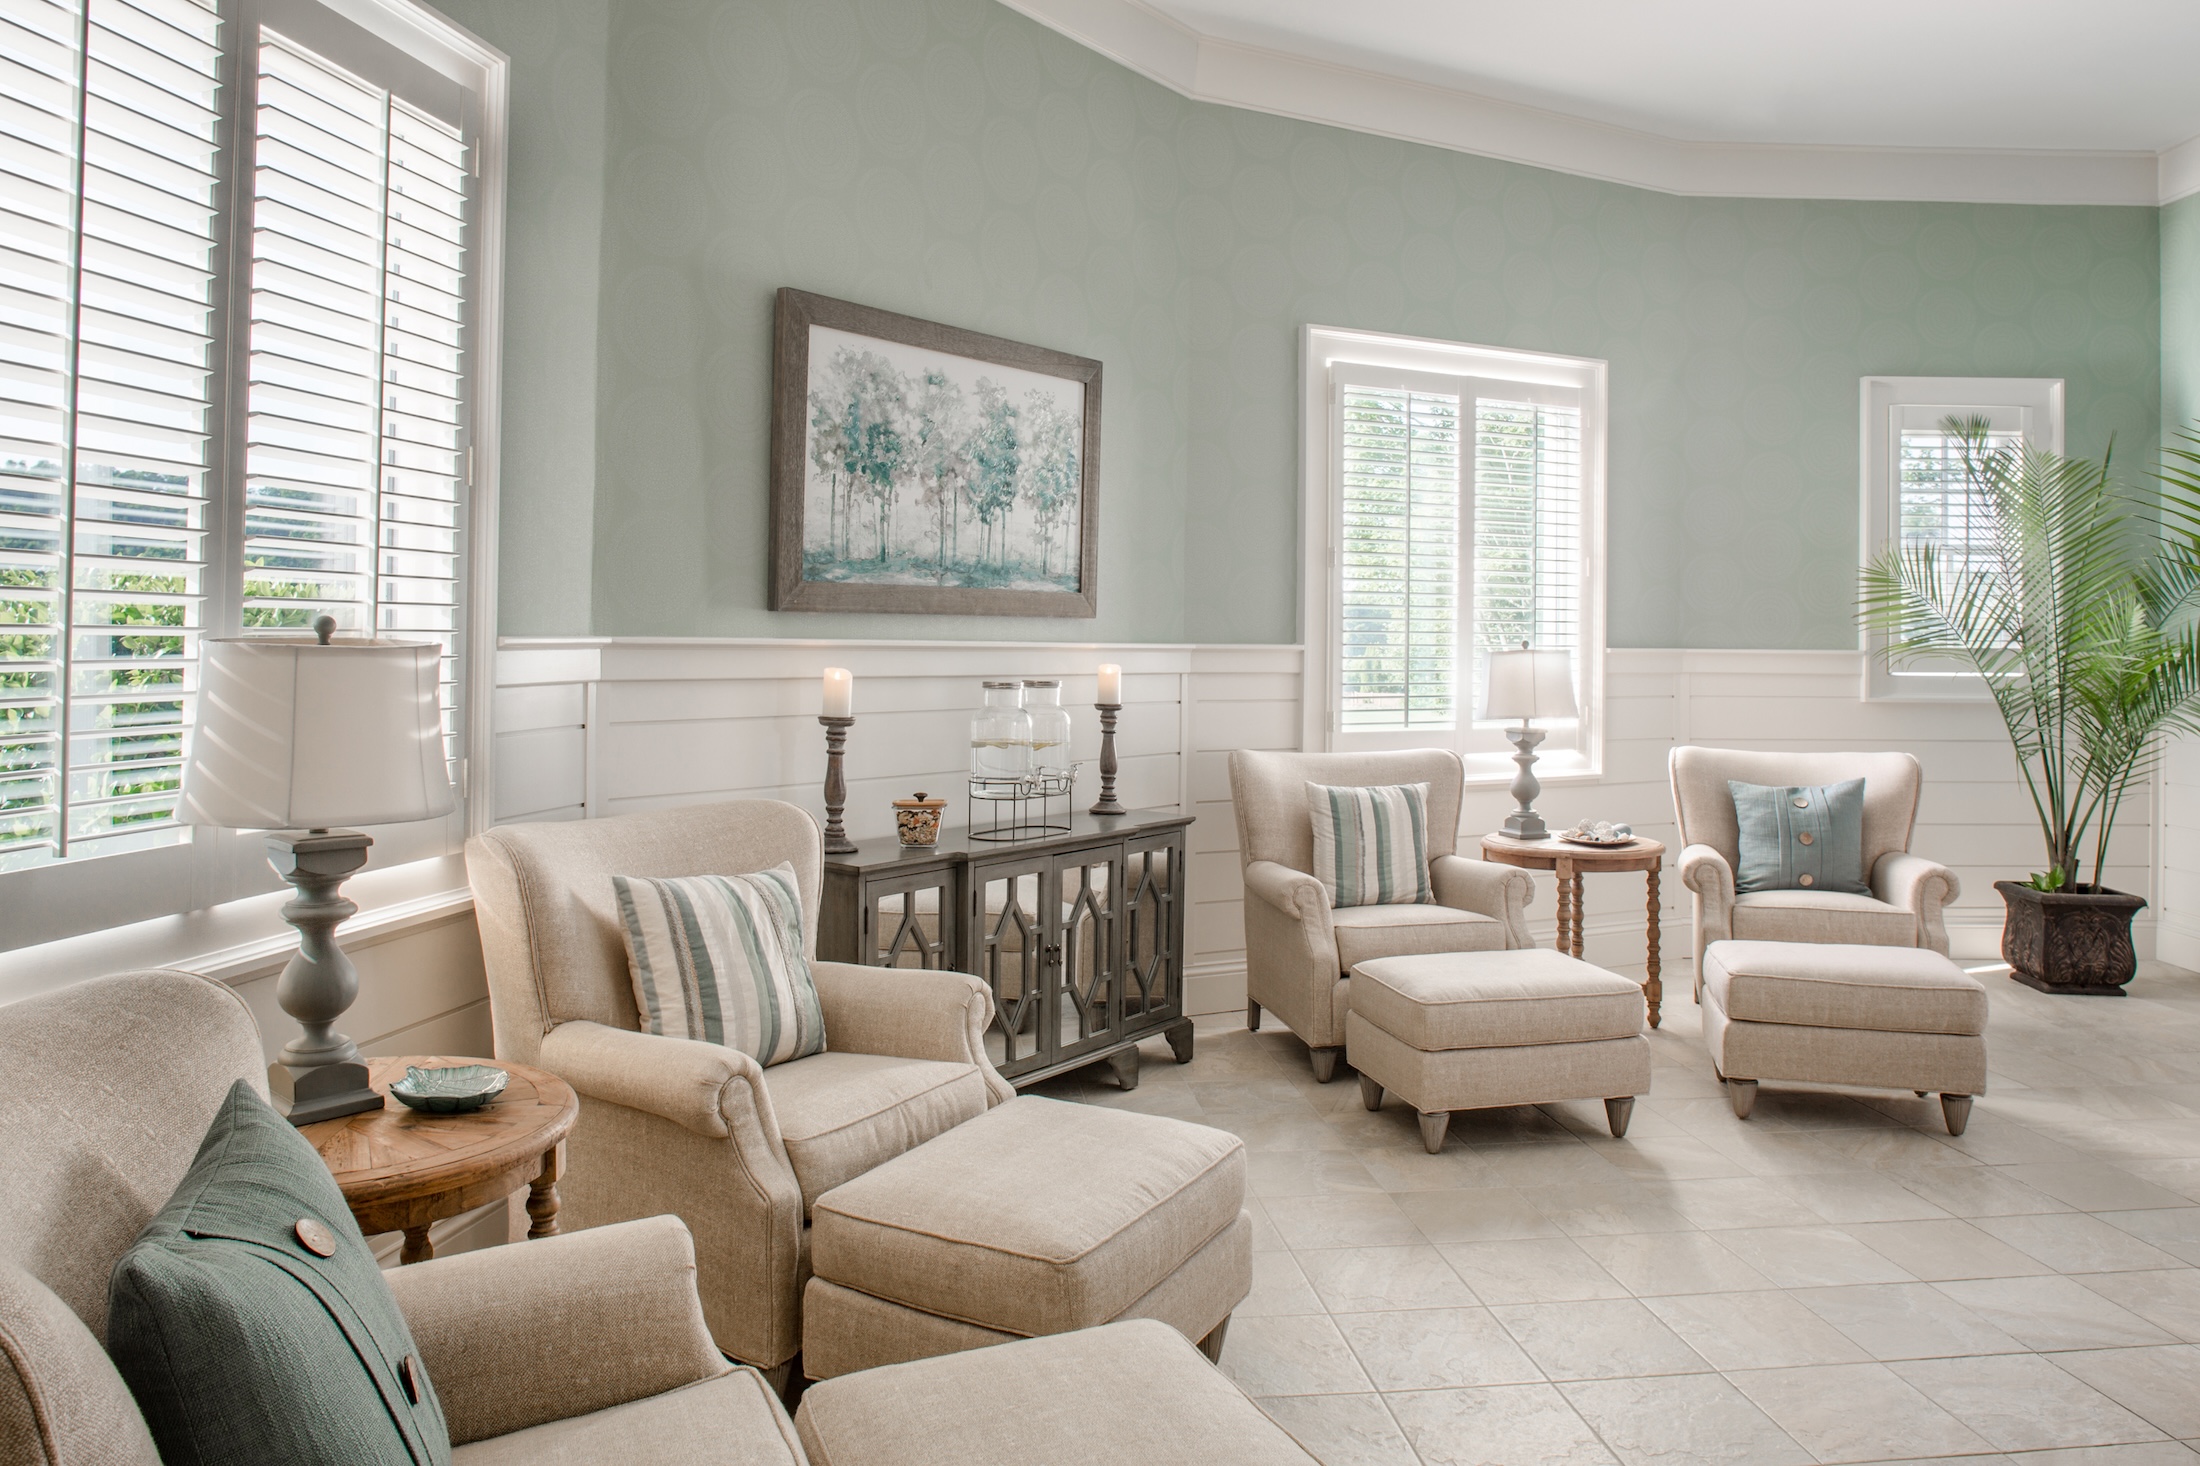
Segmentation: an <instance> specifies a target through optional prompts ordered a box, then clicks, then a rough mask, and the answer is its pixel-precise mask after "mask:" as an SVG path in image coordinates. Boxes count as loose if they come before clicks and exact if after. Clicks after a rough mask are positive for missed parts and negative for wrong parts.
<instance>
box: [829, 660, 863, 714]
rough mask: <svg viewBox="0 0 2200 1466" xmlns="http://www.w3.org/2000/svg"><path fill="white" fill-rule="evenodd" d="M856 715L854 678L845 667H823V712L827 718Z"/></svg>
mask: <svg viewBox="0 0 2200 1466" xmlns="http://www.w3.org/2000/svg"><path fill="white" fill-rule="evenodd" d="M855 715H856V679H855V678H854V677H852V676H850V675H849V673H848V669H847V668H846V667H827V668H826V669H825V712H824V716H826V717H828V718H852V717H854V716H855Z"/></svg>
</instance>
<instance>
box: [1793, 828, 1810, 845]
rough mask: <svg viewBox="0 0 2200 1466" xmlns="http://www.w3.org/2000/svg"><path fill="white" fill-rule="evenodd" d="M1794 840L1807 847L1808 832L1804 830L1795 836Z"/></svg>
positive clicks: (1808, 841)
mask: <svg viewBox="0 0 2200 1466" xmlns="http://www.w3.org/2000/svg"><path fill="white" fill-rule="evenodd" d="M1795 838H1796V839H1798V840H1800V841H1802V842H1803V843H1804V844H1805V845H1808V844H1809V843H1810V831H1808V830H1805V831H1803V833H1802V834H1800V835H1797V836H1796V837H1795Z"/></svg>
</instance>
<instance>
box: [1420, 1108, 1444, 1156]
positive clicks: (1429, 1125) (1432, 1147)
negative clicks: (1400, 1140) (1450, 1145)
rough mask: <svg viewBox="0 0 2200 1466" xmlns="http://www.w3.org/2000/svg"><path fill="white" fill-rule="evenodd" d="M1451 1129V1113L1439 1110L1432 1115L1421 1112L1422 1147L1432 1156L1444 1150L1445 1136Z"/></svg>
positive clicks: (1425, 1111) (1424, 1111)
mask: <svg viewBox="0 0 2200 1466" xmlns="http://www.w3.org/2000/svg"><path fill="white" fill-rule="evenodd" d="M1450 1129H1451V1111H1449V1110H1438V1111H1437V1112H1436V1113H1435V1114H1433V1115H1432V1114H1430V1113H1429V1112H1428V1111H1427V1110H1423V1111H1421V1145H1422V1146H1423V1148H1425V1149H1426V1150H1427V1151H1428V1153H1429V1154H1430V1155H1434V1154H1436V1153H1437V1152H1438V1151H1440V1150H1442V1149H1443V1148H1444V1136H1445V1134H1446V1132H1448V1131H1449V1130H1450Z"/></svg>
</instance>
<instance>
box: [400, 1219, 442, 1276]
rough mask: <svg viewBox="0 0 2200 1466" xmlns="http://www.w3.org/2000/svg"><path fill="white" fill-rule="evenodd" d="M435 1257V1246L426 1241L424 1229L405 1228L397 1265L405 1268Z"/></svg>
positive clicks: (425, 1229) (426, 1231)
mask: <svg viewBox="0 0 2200 1466" xmlns="http://www.w3.org/2000/svg"><path fill="white" fill-rule="evenodd" d="M433 1256H435V1244H434V1243H433V1242H430V1241H429V1240H428V1229H427V1228H426V1227H407V1228H406V1229H405V1245H404V1247H403V1249H402V1250H400V1251H399V1252H398V1254H397V1265H398V1266H399V1267H406V1266H409V1265H411V1264H413V1263H416V1262H426V1261H427V1260H428V1259H429V1258H431V1257H433Z"/></svg>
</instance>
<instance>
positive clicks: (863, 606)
mask: <svg viewBox="0 0 2200 1466" xmlns="http://www.w3.org/2000/svg"><path fill="white" fill-rule="evenodd" d="M815 327H825V328H828V329H830V330H833V331H837V332H845V333H848V334H850V335H853V336H859V337H868V338H870V339H872V340H875V341H881V342H890V343H896V344H898V345H900V346H903V347H913V348H916V349H917V350H919V351H925V352H938V353H942V354H944V355H947V356H953V357H961V358H966V359H967V360H969V361H972V362H978V363H991V364H994V365H999V366H1003V367H1010V368H1014V369H1017V370H1019V371H1023V372H1032V373H1037V374H1040V375H1042V376H1049V377H1060V378H1064V379H1066V380H1069V381H1074V382H1077V383H1079V384H1081V385H1082V387H1083V396H1084V407H1083V413H1082V417H1081V420H1080V424H1079V425H1080V430H1081V439H1080V441H1079V442H1078V444H1077V455H1078V461H1077V483H1078V494H1079V501H1078V504H1077V508H1076V514H1075V522H1076V524H1077V525H1078V544H1077V554H1076V563H1077V581H1076V586H1075V588H1074V589H1062V590H1046V589H1028V588H1020V587H1007V586H982V585H981V586H973V585H924V584H909V583H893V584H883V583H869V582H865V581H863V580H860V579H822V578H820V579H813V578H809V577H808V576H807V575H806V573H805V572H806V568H807V567H808V564H809V562H808V558H807V553H806V547H807V546H808V545H809V543H810V536H809V534H808V529H809V526H808V525H806V523H805V517H806V514H807V513H808V504H809V497H810V468H811V463H812V458H811V442H810V433H811V411H810V392H811V369H810V368H811V363H810V347H811V339H812V330H813V328H815ZM1100 379H1101V367H1100V363H1099V362H1097V361H1094V360H1092V359H1091V358H1090V357H1083V356H1075V355H1072V354H1070V353H1069V352H1066V351H1054V350H1050V349H1048V348H1047V347H1044V346H1033V345H1030V344H1028V343H1025V342H1021V341H1010V340H1007V339H1005V338H1003V337H999V336H988V335H986V334H984V333H983V332H979V331H968V330H964V329H962V328H961V327H958V326H948V325H942V324H941V323H939V322H937V321H925V320H919V319H917V318H916V317H914V316H904V315H898V314H896V313H895V312H893V311H887V310H880V309H877V308H876V307H873V306H867V305H859V304H857V303H855V302H854V301H847V300H835V299H833V298H832V297H830V296H825V295H815V294H812V293H811V292H809V291H806V290H796V289H794V288H792V287H791V286H789V287H782V288H781V289H780V291H779V294H778V301H777V307H776V311H775V318H774V324H773V351H772V433H771V486H772V487H771V609H772V610H774V611H886V612H895V613H904V614H916V615H951V616H1065V617H1091V616H1095V615H1097V614H1098V613H1099V605H1100ZM1058 420H1059V419H1058ZM881 540H882V543H881V551H880V560H881V564H882V565H883V564H884V563H885V548H884V543H883V541H884V536H883V533H882V536H881ZM942 563H943V565H944V563H945V555H944V553H943V555H942Z"/></svg>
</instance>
